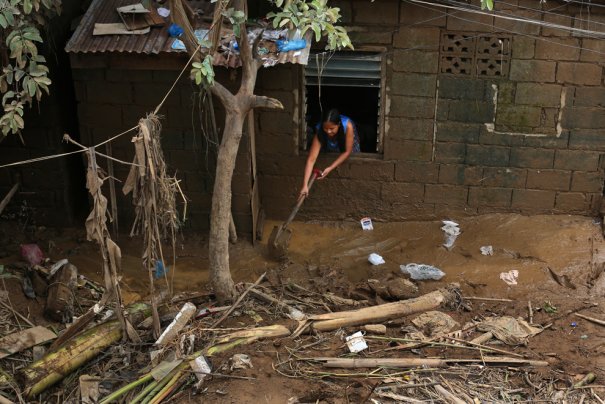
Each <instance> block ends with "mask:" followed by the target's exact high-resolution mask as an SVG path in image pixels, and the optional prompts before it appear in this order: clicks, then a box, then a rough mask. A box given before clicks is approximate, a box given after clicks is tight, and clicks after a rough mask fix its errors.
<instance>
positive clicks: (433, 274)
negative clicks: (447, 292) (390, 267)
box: [399, 263, 445, 281]
mask: <svg viewBox="0 0 605 404" xmlns="http://www.w3.org/2000/svg"><path fill="white" fill-rule="evenodd" d="M399 268H400V269H401V272H403V273H404V274H409V275H410V278H412V279H414V280H427V279H432V280H435V281H438V280H439V279H441V278H443V277H444V276H445V272H443V271H442V270H440V269H439V268H436V267H434V266H432V265H426V264H414V263H411V264H407V265H400V266H399Z"/></svg>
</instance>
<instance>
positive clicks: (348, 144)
mask: <svg viewBox="0 0 605 404" xmlns="http://www.w3.org/2000/svg"><path fill="white" fill-rule="evenodd" d="M354 140H355V130H354V129H353V124H352V123H351V121H349V122H348V124H347V131H346V141H345V151H344V152H342V153H340V155H339V156H338V158H337V159H336V160H334V162H333V163H332V164H331V165H330V166H329V167H326V169H325V170H323V173H322V176H321V178H325V177H326V176H327V175H328V174H329V173H330V171H333V170H334V169H336V167H338V166H339V165H341V164H342V163H343V162H344V161H345V160H346V159H348V158H349V156H350V155H351V153H352V152H353V142H354Z"/></svg>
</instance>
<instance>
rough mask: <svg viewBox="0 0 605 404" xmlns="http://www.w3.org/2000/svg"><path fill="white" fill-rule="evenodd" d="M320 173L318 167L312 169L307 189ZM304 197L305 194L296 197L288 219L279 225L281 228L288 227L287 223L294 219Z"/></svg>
mask: <svg viewBox="0 0 605 404" xmlns="http://www.w3.org/2000/svg"><path fill="white" fill-rule="evenodd" d="M321 175H322V172H321V170H320V169H318V168H315V169H313V172H312V173H311V178H309V182H308V184H307V187H308V188H309V190H311V187H312V186H313V183H314V182H315V179H316V178H317V177H321ZM306 198H307V196H306V195H301V196H300V197H299V198H298V201H297V202H296V205H295V206H294V209H292V213H290V216H288V219H287V220H286V221H285V222H284V224H283V225H282V227H281V228H282V229H285V228H286V227H288V225H289V224H290V223H291V222H292V220H294V216H296V214H297V213H298V210H299V209H300V207H301V205H302V204H303V202H304V200H305V199H306Z"/></svg>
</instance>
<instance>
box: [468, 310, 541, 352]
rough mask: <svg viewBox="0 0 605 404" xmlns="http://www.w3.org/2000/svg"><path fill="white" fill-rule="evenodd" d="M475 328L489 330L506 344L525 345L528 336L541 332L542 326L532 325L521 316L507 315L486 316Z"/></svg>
mask: <svg viewBox="0 0 605 404" xmlns="http://www.w3.org/2000/svg"><path fill="white" fill-rule="evenodd" d="M477 330H479V331H483V332H491V333H492V334H493V335H494V337H495V338H497V339H499V340H500V341H502V342H504V343H505V344H508V345H527V340H528V339H529V337H533V336H534V335H536V334H539V333H541V332H542V328H537V327H532V326H531V325H529V324H528V323H527V322H526V321H525V320H523V319H522V318H521V317H519V318H517V319H514V318H512V317H509V316H503V317H496V318H488V319H486V320H483V321H482V322H481V323H479V324H477Z"/></svg>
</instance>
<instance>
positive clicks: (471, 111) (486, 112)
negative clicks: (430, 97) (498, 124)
mask: <svg viewBox="0 0 605 404" xmlns="http://www.w3.org/2000/svg"><path fill="white" fill-rule="evenodd" d="M448 119H449V120H451V121H457V122H470V123H472V122H474V123H485V122H492V121H493V119H494V106H493V104H492V103H487V102H483V101H470V100H469V101H454V100H452V101H449V102H448Z"/></svg>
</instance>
